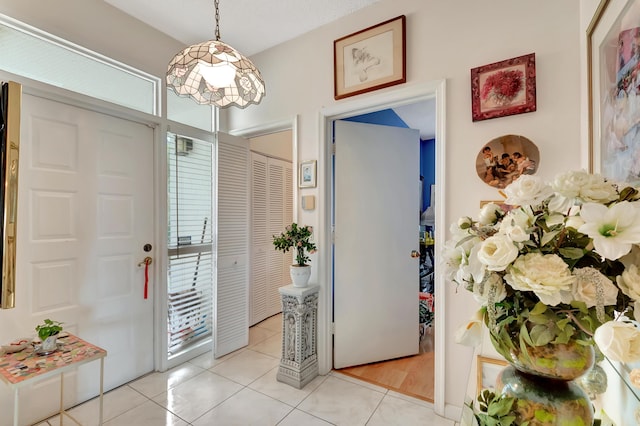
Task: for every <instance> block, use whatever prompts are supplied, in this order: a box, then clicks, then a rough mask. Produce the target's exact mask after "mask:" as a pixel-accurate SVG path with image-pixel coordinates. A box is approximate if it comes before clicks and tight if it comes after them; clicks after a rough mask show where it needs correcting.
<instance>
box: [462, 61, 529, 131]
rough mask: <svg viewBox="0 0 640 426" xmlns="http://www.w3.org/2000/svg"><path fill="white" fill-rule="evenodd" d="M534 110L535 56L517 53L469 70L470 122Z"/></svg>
mask: <svg viewBox="0 0 640 426" xmlns="http://www.w3.org/2000/svg"><path fill="white" fill-rule="evenodd" d="M535 110H536V55H535V53H530V54H528V55H524V56H519V57H517V58H511V59H507V60H505V61H500V62H495V63H493V64H489V65H483V66H481V67H478V68H473V69H472V70H471V115H472V118H473V121H480V120H487V119H489V118H497V117H504V116H506V115H514V114H522V113H525V112H533V111H535Z"/></svg>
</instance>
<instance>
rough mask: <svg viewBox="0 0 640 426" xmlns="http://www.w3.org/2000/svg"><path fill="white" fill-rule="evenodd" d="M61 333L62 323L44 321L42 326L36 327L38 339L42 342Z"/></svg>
mask: <svg viewBox="0 0 640 426" xmlns="http://www.w3.org/2000/svg"><path fill="white" fill-rule="evenodd" d="M61 331H62V323H61V322H58V321H52V320H50V319H48V318H47V319H46V320H44V323H43V324H40V325H37V326H36V332H37V333H38V337H39V338H40V340H42V341H43V342H44V341H45V340H46V339H47V337H49V336H55V335H56V334H58V333H60V332H61Z"/></svg>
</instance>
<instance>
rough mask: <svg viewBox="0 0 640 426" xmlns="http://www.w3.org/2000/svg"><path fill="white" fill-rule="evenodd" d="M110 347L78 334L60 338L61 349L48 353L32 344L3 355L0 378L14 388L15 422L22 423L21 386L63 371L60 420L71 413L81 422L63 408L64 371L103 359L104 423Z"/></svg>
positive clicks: (101, 376) (0, 357) (101, 379)
mask: <svg viewBox="0 0 640 426" xmlns="http://www.w3.org/2000/svg"><path fill="white" fill-rule="evenodd" d="M106 356H107V351H105V350H104V349H102V348H99V347H97V346H95V345H92V344H91V343H89V342H86V341H84V340H82V339H80V338H79V337H77V336H74V335H72V334H68V336H65V337H60V338H58V350H57V351H55V352H53V353H51V354H49V355H42V356H40V355H37V354H36V352H35V351H34V350H33V347H32V346H30V347H28V348H27V349H24V350H22V351H20V352H14V353H10V354H5V355H0V380H1V381H3V382H5V383H6V384H8V385H9V386H10V387H11V388H12V389H13V398H14V401H13V424H14V426H18V425H19V421H18V417H19V414H20V411H19V405H18V403H19V390H20V388H21V387H23V386H24V385H27V384H31V383H33V381H35V380H42V379H45V378H48V377H52V376H54V375H56V374H59V375H60V424H62V423H63V419H64V416H67V417H69V418H70V419H71V420H73V421H74V422H75V423H77V424H80V423H79V422H78V421H77V420H76V419H74V418H73V417H72V416H71V415H70V414H69V413H67V412H66V411H65V410H64V406H63V400H64V376H63V375H64V373H65V372H68V371H71V370H72V369H74V368H76V367H78V366H79V365H82V364H86V363H88V362H91V361H95V360H98V359H99V360H100V414H99V419H98V422H99V423H98V424H100V425H101V424H102V410H103V406H102V399H103V386H104V358H105V357H106Z"/></svg>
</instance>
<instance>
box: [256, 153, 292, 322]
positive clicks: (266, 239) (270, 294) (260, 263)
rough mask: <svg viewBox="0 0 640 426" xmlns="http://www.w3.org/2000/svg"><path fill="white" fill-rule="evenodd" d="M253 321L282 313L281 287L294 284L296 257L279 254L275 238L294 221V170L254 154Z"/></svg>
mask: <svg viewBox="0 0 640 426" xmlns="http://www.w3.org/2000/svg"><path fill="white" fill-rule="evenodd" d="M251 159H252V162H251V169H252V190H251V193H252V195H251V203H252V205H251V211H252V225H251V230H252V235H251V244H252V246H251V291H250V300H251V304H250V305H251V321H250V324H251V325H254V324H257V323H258V322H260V321H262V320H264V319H265V318H268V317H270V316H272V315H275V314H277V313H279V312H281V311H282V302H281V298H280V293H279V291H278V288H280V287H282V286H285V285H288V284H290V277H289V266H291V264H292V263H293V254H292V253H291V252H289V253H286V254H285V253H282V252H280V251H276V250H275V249H274V247H273V235H276V234H280V233H281V232H282V231H283V229H284V227H285V226H286V225H289V224H290V223H291V222H292V221H293V168H292V166H291V163H290V162H287V161H283V160H278V159H275V158H269V157H267V156H265V155H262V154H258V153H252V154H251Z"/></svg>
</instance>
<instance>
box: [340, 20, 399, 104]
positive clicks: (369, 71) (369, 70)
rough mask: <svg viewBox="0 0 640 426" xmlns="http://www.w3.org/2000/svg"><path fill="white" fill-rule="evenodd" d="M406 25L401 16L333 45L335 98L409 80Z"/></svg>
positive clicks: (342, 39)
mask: <svg viewBox="0 0 640 426" xmlns="http://www.w3.org/2000/svg"><path fill="white" fill-rule="evenodd" d="M405 22H406V18H405V16H404V15H401V16H398V17H396V18H393V19H390V20H388V21H385V22H382V23H380V24H378V25H374V26H372V27H369V28H365V29H364V30H362V31H358V32H356V33H353V34H349V35H348V36H345V37H342V38H339V39H337V40H335V41H334V42H333V68H334V97H335V99H342V98H346V97H349V96H354V95H359V94H361V93H366V92H370V91H372V90H377V89H381V88H383V87H389V86H393V85H395V84H401V83H404V82H406V81H407V76H406V57H405V55H406V43H405V40H406V29H405Z"/></svg>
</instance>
